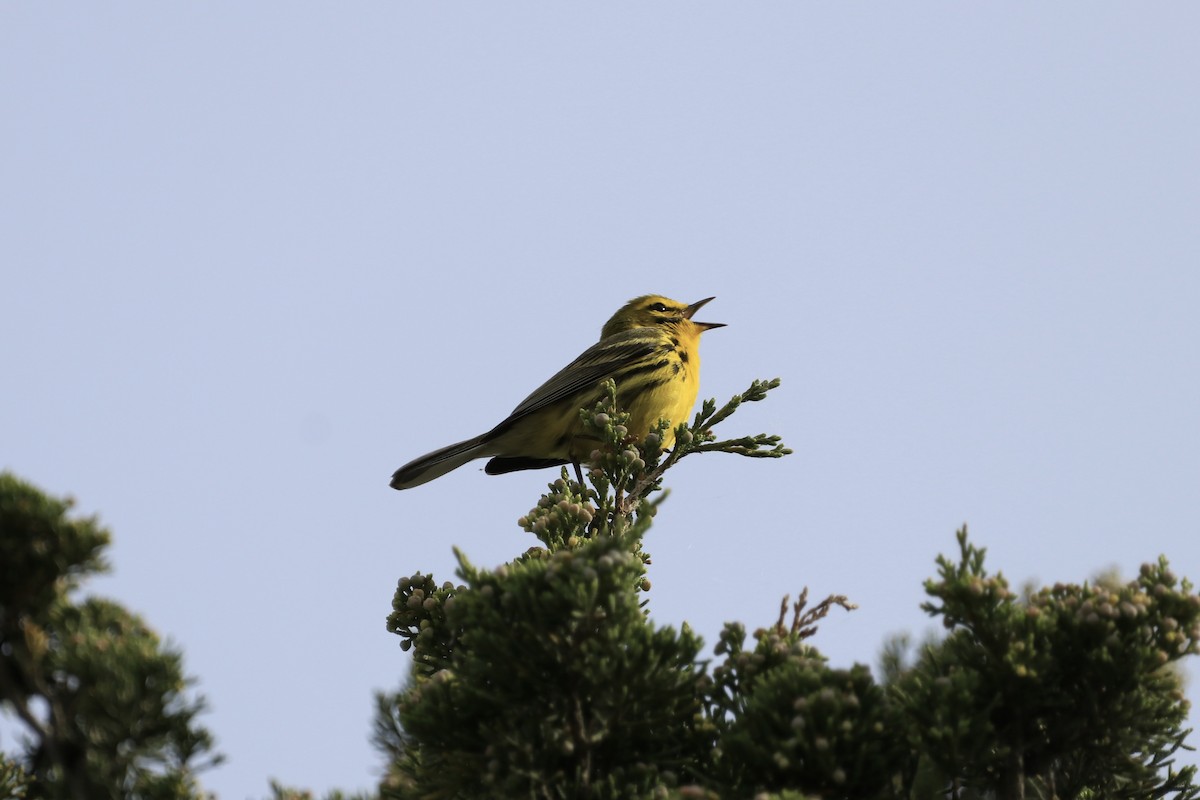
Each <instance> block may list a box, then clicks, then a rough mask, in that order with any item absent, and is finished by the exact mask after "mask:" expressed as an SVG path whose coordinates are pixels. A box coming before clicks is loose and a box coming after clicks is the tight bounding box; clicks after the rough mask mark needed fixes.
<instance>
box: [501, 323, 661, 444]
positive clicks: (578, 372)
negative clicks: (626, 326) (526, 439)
mask: <svg viewBox="0 0 1200 800" xmlns="http://www.w3.org/2000/svg"><path fill="white" fill-rule="evenodd" d="M647 334H650V335H647ZM661 345H662V339H661V338H660V337H659V336H657V335H655V334H654V332H653V331H647V330H645V329H636V328H635V329H633V330H629V331H624V332H622V333H619V334H617V335H615V336H609V337H608V338H606V339H601V340H600V341H599V342H597V343H596V344H594V345H592V346H591V347H589V348H588V349H587V350H584V351H583V352H582V353H581V354H580V355H579V357H578V358H576V359H575V360H574V361H572V362H571V363H570V364H568V365H567V366H565V367H563V368H562V369H560V370H559V371H558V373H557V374H555V375H554V377H552V378H551V379H550V380H548V381H546V382H545V383H543V384H542V385H541V386H539V387H538V388H537V389H534V391H533V394H531V395H529V397H526V398H525V399H524V400H522V401H521V402H520V403H519V404H518V405H517V407H516V408H514V409H513V412H512V413H511V414H509V415H508V419H506V420H504V422H501V423H500V424H499V425H497V426H496V428H497V429H500V428H505V427H507V426H509V425H511V424H512V423H513V422H515V421H516V420H517V419H520V418H522V417H525V416H527V415H529V414H534V413H536V412H538V411H541V410H542V409H544V408H548V407H550V406H552V405H554V404H555V403H558V402H559V401H561V400H565V399H567V398H569V397H573V396H574V395H576V394H578V393H580V392H583V391H586V390H588V389H592V388H594V387H596V386H597V385H599V384H600V382H601V381H603V380H604V379H605V378H619V377H621V375H622V374H623V373H625V371H626V370H628V369H629V367H631V366H632V365H634V364H637V363H638V361H640V360H644V359H648V358H649V356H650V355H651V354H653V353H654V352H655V351H656V350H657V349H659V348H660V347H661Z"/></svg>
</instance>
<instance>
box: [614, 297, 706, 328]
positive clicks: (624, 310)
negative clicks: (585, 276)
mask: <svg viewBox="0 0 1200 800" xmlns="http://www.w3.org/2000/svg"><path fill="white" fill-rule="evenodd" d="M712 299H713V298H711V297H706V298H704V299H703V300H697V301H696V302H695V303H692V304H691V305H690V306H689V305H687V304H685V303H680V302H679V301H678V300H672V299H671V298H669V297H663V296H662V295H659V294H648V295H644V296H642V297H635V298H634V299H632V300H630V301H629V302H628V303H626V304H625V305H623V306H621V310H620V311H618V312H617V313H615V314H613V315H612V319H610V320H609V321H608V322H606V323H604V329H603V330H602V331H601V332H600V338H601V339H607V338H608V337H609V336H612V335H613V334H617V333H622V332H624V331H628V330H633V329H634V328H652V327H655V326H663V327H680V326H681V325H683V324H684V323H685V322H686V323H687V324H688V325H691V326H694V327H695V328H697V329H698V330H697V331H696V334H697V335H699V334H700V333H701V332H703V331H706V330H709V329H710V328H723V327H725V323H724V322H695V321H693V320H692V315H693V314H695V313H696V312H697V311H699V310H700V308H701V306H703V305H704V304H705V303H707V302H708V301H709V300H712Z"/></svg>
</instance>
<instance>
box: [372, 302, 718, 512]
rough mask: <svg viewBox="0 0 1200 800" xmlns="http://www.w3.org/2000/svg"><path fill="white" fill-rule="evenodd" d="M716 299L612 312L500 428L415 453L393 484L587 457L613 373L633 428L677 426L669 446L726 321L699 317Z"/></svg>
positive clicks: (632, 305) (636, 305) (634, 305)
mask: <svg viewBox="0 0 1200 800" xmlns="http://www.w3.org/2000/svg"><path fill="white" fill-rule="evenodd" d="M712 299H713V298H711V297H706V298H705V299H703V300H699V301H697V302H695V303H692V304H691V305H685V304H683V303H679V302H676V301H675V300H671V299H669V298H666V297H662V296H661V295H656V294H650V295H645V296H644V297H638V298H635V299H633V300H630V301H629V302H628V303H626V304H625V305H624V306H622V307H621V309H620V310H619V311H618V312H617V313H616V314H613V316H612V319H610V320H609V321H608V322H607V323H605V325H604V328H603V329H602V330H601V332H600V341H599V342H597V343H596V344H594V345H592V346H591V347H589V348H588V349H587V350H584V351H583V353H581V354H580V355H579V357H578V358H576V359H575V360H574V361H572V362H571V363H570V364H568V365H567V366H565V367H563V368H562V369H561V370H559V372H558V374H556V375H555V376H554V377H552V378H551V379H550V380H548V381H546V382H545V383H543V384H542V385H541V386H539V387H538V388H537V389H535V390H534V392H533V394H531V395H529V397H527V398H525V399H524V400H523V401H521V403H520V404H519V405H518V406H517V407H516V408H514V409H513V412H512V413H511V414H509V415H508V417H507V418H506V419H505V420H504V421H503V422H501V423H500V424H499V425H497V426H496V427H494V428H492V429H491V430H490V431H488V432H487V433H482V434H480V435H479V436H476V437H474V438H472V439H467V440H466V441H463V442H458V443H457V444H452V445H448V446H446V447H443V448H441V449H439V450H434V451H433V452H432V453H427V454H425V455H423V456H421V457H420V458H417V459H414V460H413V461H410V462H409V463H407V464H405V465H404V466H403V467H401V468H400V469H398V470H396V472H395V474H394V475H392V482H391V485H392V488H393V489H411V488H412V487H414V486H420V485H421V484H422V483H426V482H428V481H431V480H433V479H434V478H437V477H440V476H442V475H445V474H446V473H447V472H449V471H450V470H452V469H457V468H458V467H461V466H462V465H463V464H465V463H467V462H468V461H473V460H474V459H477V458H487V457H491V460H490V461H488V463H487V466H485V467H484V471H485V472H486V473H487V474H489V475H500V474H503V473H505V472H515V471H517V470H522V469H540V468H542V467H554V466H561V465H563V464H570V463H574V464H576V465H577V466H578V465H579V464H580V463H583V462H586V461H587V460H588V458H589V457H590V455H591V453H592V451H593V450H594V449H595V447H596V444H597V443H596V440H595V439H594V438H590V437H588V436H587V435H586V434H585V433H584V430H583V423H582V422H581V420H580V418H579V410H580V409H581V408H586V407H590V406H591V405H592V404H594V403H595V402H596V401H597V400H598V399H599V397H600V389H599V387H600V384H601V383H602V382H603V381H604V380H606V379H607V378H612V379H613V380H614V381H616V384H617V404H618V406H620V408H622V409H624V410H625V411H628V412H629V415H630V416H629V422H628V424H627V427H628V428H629V431H630V432H631V433H633V434H636V435H638V436H645V435H646V433H647V432H649V430H650V429H651V427H653V426H654V425H656V424H657V423H658V421H659V420H660V419H665V420H668V421H669V422H670V423H671V426H672V427H671V428H669V429H668V430H667V431H665V432H664V434H663V442H662V446H663V447H664V448H667V447H670V446H671V444H672V443H673V442H674V439H675V432H674V426H675V425H678V424H679V423H680V422H684V421H685V420H686V419H687V417H688V415H689V414H691V411H692V406H693V405H695V403H696V394H697V393H698V392H699V390H700V334H701V333H703V332H704V331H706V330H710V329H712V328H720V327H724V323H720V322H695V321H693V320H692V316H693V315H694V314H695V313H696V312H697V311H698V310H699V309H700V308H701V307H702V306H703V305H704V304H705V303H707V302H708V301H710V300H712Z"/></svg>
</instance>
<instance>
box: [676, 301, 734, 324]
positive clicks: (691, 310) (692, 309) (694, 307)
mask: <svg viewBox="0 0 1200 800" xmlns="http://www.w3.org/2000/svg"><path fill="white" fill-rule="evenodd" d="M715 299H716V298H715V297H706V298H704V299H703V300H697V301H696V302H694V303H692V304H691V305H690V306H688V307H687V308H685V309H684V310H683V315H684V316H685V317H687V318H688V319H691V318H692V315H693V314H695V313H696V312H697V311H699V310H700V309H701V308H703V306H704V304H705V303H707V302H708V301H709V300H715ZM692 324H694V325H697V326H699V327H700V328H703V329H704V330H706V331H707V330H711V329H713V328H724V327H725V323H724V322H694V323H692Z"/></svg>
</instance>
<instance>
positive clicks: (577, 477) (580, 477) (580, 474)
mask: <svg viewBox="0 0 1200 800" xmlns="http://www.w3.org/2000/svg"><path fill="white" fill-rule="evenodd" d="M571 464H572V466H574V467H575V480H576V481H578V482H579V488H580V489H583V488H584V486H583V470H581V469H579V462H578V461H572V462H571ZM585 491H586V490H585Z"/></svg>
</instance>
